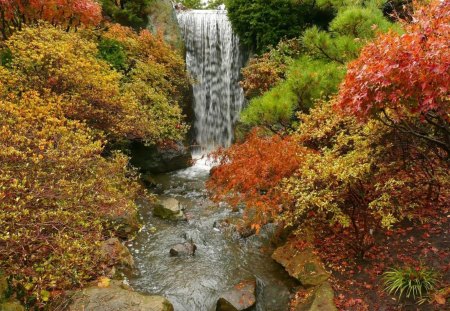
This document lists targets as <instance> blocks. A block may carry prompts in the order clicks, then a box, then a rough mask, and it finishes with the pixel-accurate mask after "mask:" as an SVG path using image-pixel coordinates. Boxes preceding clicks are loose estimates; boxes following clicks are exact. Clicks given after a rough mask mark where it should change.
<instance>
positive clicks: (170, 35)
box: [148, 0, 184, 55]
mask: <svg viewBox="0 0 450 311" xmlns="http://www.w3.org/2000/svg"><path fill="white" fill-rule="evenodd" d="M148 20H149V24H148V29H150V30H151V31H152V32H153V33H157V32H162V33H163V35H164V39H165V40H166V41H167V42H168V43H169V44H170V45H172V46H173V47H174V48H176V49H177V50H178V51H179V52H180V53H181V54H182V55H184V43H183V39H182V37H181V31H180V28H179V26H178V21H177V17H176V15H175V10H174V9H173V4H172V1H171V0H154V1H153V2H152V4H151V6H150V8H149V15H148Z"/></svg>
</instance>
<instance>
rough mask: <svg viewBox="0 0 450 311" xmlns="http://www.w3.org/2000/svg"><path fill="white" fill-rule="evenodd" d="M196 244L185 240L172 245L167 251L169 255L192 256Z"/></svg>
mask: <svg viewBox="0 0 450 311" xmlns="http://www.w3.org/2000/svg"><path fill="white" fill-rule="evenodd" d="M196 250H197V246H196V245H195V244H194V243H193V242H185V243H182V244H176V245H174V246H172V248H171V249H170V251H169V253H170V256H171V257H176V256H194V255H195V251H196Z"/></svg>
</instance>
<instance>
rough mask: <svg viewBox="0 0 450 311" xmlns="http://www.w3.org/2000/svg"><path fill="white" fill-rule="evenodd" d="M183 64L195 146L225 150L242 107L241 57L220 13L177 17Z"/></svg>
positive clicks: (190, 13)
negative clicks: (190, 93)
mask: <svg viewBox="0 0 450 311" xmlns="http://www.w3.org/2000/svg"><path fill="white" fill-rule="evenodd" d="M178 22H179V24H180V28H181V32H182V34H183V38H184V42H185V46H186V63H187V68H188V71H189V73H190V74H191V75H192V77H193V78H194V85H193V92H194V112H195V119H196V120H195V124H194V128H195V139H196V144H198V145H199V147H201V149H203V150H205V149H206V150H211V149H214V148H215V147H218V146H229V145H230V144H231V142H232V139H233V124H234V122H235V121H237V119H238V116H239V113H240V111H241V109H242V107H243V105H244V93H243V90H242V88H241V87H240V86H239V76H240V70H241V68H242V66H243V64H244V61H245V56H244V53H243V50H242V48H241V47H240V44H239V38H238V37H237V36H236V35H235V34H234V33H233V31H232V28H231V24H230V22H229V21H228V17H227V14H226V11H224V10H190V11H185V12H180V13H178Z"/></svg>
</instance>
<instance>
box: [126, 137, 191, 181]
mask: <svg viewBox="0 0 450 311" xmlns="http://www.w3.org/2000/svg"><path fill="white" fill-rule="evenodd" d="M130 152H131V160H130V162H131V164H132V165H133V166H135V167H137V168H139V169H140V171H141V172H142V173H144V174H147V173H166V172H171V171H176V170H179V169H183V168H187V167H189V166H191V165H192V156H191V153H190V151H189V149H188V148H186V147H185V146H184V145H183V144H182V143H178V144H175V145H174V146H172V147H158V146H145V145H144V144H143V143H141V142H132V144H131V146H130Z"/></svg>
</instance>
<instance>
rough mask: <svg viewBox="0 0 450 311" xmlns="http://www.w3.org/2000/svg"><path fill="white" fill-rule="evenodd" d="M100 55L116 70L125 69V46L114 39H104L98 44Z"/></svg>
mask: <svg viewBox="0 0 450 311" xmlns="http://www.w3.org/2000/svg"><path fill="white" fill-rule="evenodd" d="M98 50H99V56H100V58H102V59H104V60H105V61H106V62H107V63H108V64H110V65H111V66H112V67H113V68H114V69H116V70H124V69H125V65H126V63H127V56H126V54H125V52H124V48H123V46H122V45H121V44H120V43H119V42H118V41H116V40H113V39H102V40H101V41H100V43H99V44H98Z"/></svg>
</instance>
